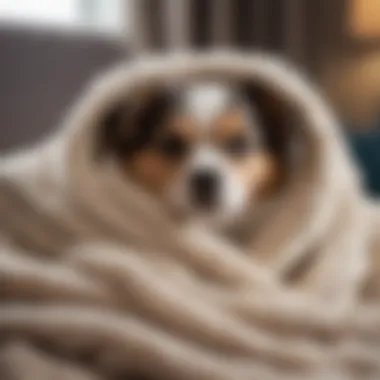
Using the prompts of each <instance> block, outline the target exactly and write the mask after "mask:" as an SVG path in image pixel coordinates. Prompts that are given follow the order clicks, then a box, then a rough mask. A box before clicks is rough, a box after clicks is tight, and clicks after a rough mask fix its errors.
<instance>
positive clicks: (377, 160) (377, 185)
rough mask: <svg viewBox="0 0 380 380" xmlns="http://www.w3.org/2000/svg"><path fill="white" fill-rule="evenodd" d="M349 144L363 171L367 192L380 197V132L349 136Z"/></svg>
mask: <svg viewBox="0 0 380 380" xmlns="http://www.w3.org/2000/svg"><path fill="white" fill-rule="evenodd" d="M349 142H350V146H351V148H352V152H353V154H354V156H355V158H356V159H357V161H358V163H359V167H360V168H361V169H362V170H363V173H364V180H365V185H366V188H367V190H368V191H369V192H370V194H372V195H374V196H376V197H380V131H379V130H375V131H371V132H364V133H363V132H362V133H353V134H351V135H350V136H349Z"/></svg>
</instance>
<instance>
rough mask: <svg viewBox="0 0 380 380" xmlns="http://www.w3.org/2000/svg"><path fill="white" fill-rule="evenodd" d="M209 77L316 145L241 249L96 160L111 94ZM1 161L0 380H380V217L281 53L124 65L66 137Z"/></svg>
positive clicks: (330, 123) (93, 90)
mask: <svg viewBox="0 0 380 380" xmlns="http://www.w3.org/2000/svg"><path fill="white" fill-rule="evenodd" d="M208 75H221V76H226V77H232V78H237V77H238V78H243V79H246V80H249V81H253V82H257V83H259V84H260V86H262V87H263V88H264V89H265V90H266V91H267V92H268V93H270V94H272V93H273V96H275V97H278V98H280V99H283V100H284V101H285V102H286V103H287V104H289V105H290V106H291V107H293V108H294V109H295V110H296V111H297V113H298V115H299V116H300V119H301V120H302V122H301V123H299V126H298V127H297V128H299V129H300V133H302V135H303V136H304V144H305V147H306V148H307V149H306V150H305V151H306V156H305V157H304V159H303V160H302V164H301V165H300V166H299V168H298V169H297V173H295V176H294V179H293V180H292V183H291V184H290V185H289V187H288V188H287V189H286V191H285V192H284V194H282V196H281V197H280V199H279V200H278V202H277V203H276V205H275V207H274V208H273V213H270V214H269V217H268V218H266V219H265V220H264V221H263V222H262V223H260V224H259V225H258V226H257V228H255V231H254V233H252V238H251V239H249V242H248V243H247V244H244V245H242V244H235V243H236V242H232V241H230V240H229V239H228V238H227V237H224V236H214V235H211V234H210V233H206V232H205V231H197V230H195V229H190V228H185V227H184V226H178V225H175V224H173V222H172V221H171V219H170V218H168V217H167V216H166V214H165V210H162V209H161V206H160V205H159V204H156V203H155V202H154V200H152V199H150V198H149V197H148V196H147V195H146V194H144V193H143V192H141V190H140V189H138V188H136V185H134V184H133V183H130V182H129V181H128V179H127V178H126V177H125V176H124V175H123V174H122V173H121V172H119V170H118V167H117V166H116V165H115V163H114V162H112V160H109V159H103V160H99V159H98V158H97V143H98V137H99V126H100V124H101V120H102V118H103V117H104V115H105V113H106V112H107V110H109V109H110V107H112V105H114V104H115V103H116V102H119V101H120V100H121V99H123V100H125V101H128V100H129V99H132V98H133V97H135V96H136V94H138V93H140V91H141V89H142V88H146V87H147V86H148V87H149V86H151V85H155V84H157V83H160V82H163V81H170V80H173V79H181V78H189V77H195V78H196V77H199V76H208ZM0 165H1V166H0V377H1V379H2V380H26V379H29V378H31V374H32V373H33V376H32V377H33V378H38V379H39V380H48V379H49V380H50V379H52V378H59V379H70V380H71V379H72V380H79V379H110V380H111V379H117V378H119V376H126V375H129V376H132V374H138V375H142V376H147V377H149V378H169V379H184V380H195V379H197V380H203V379H204V380H211V379H215V380H232V379H241V380H245V379H252V380H256V379H260V380H280V379H281V380H285V379H289V380H290V379H295V380H297V379H299V380H301V379H342V380H343V379H344V380H345V379H356V378H361V379H366V378H368V379H378V378H380V307H379V306H380V302H379V301H380V298H379V297H380V273H379V272H380V252H379V237H378V227H379V226H380V224H379V220H380V219H379V216H378V215H379V213H378V211H377V208H376V207H375V206H374V205H372V204H371V203H370V202H369V201H368V200H366V199H365V197H364V196H363V194H362V191H361V186H360V178H359V176H358V174H357V172H356V169H355V168H354V165H353V164H352V162H350V159H349V156H348V154H347V152H346V148H345V146H344V144H343V143H342V141H341V137H340V131H339V128H338V126H337V122H336V120H335V117H334V115H333V114H332V112H331V111H330V109H329V107H328V106H327V105H326V104H325V102H324V100H323V98H322V97H321V96H320V95H319V94H318V91H316V90H315V89H314V88H313V86H312V85H311V84H309V83H308V81H307V80H306V79H305V78H303V77H302V76H301V75H300V74H299V73H297V72H296V71H295V70H293V69H292V68H290V67H288V65H286V64H284V63H282V62H281V61H279V60H277V59H274V58H273V57H266V56H262V55H241V54H236V55H235V54H233V53H223V52H216V53H212V54H191V55H187V54H180V55H173V56H167V57H151V58H149V59H147V58H145V59H142V60H141V61H140V60H138V61H135V62H133V63H129V64H121V65H120V66H118V67H117V68H115V69H113V70H112V71H111V72H109V73H107V74H105V75H103V76H102V77H101V78H100V79H98V80H96V81H95V83H94V84H93V85H92V86H91V87H90V88H89V89H88V90H87V91H86V93H85V94H84V96H83V97H82V98H81V99H80V100H79V102H78V104H77V105H76V106H75V107H74V109H73V110H72V111H71V112H70V114H69V115H68V117H67V118H66V119H65V122H64V125H63V126H62V127H61V128H60V129H59V130H58V132H57V133H54V135H52V136H51V137H50V138H48V139H47V140H46V141H45V142H43V143H42V144H40V145H38V146H35V147H33V148H31V149H29V150H25V151H21V152H18V153H15V154H12V155H10V156H8V157H3V158H2V159H1V162H0ZM305 263H306V264H305ZM295 272H297V276H295V277H296V278H294V273H295ZM291 278H292V280H290V279H291ZM124 378H125V377H124Z"/></svg>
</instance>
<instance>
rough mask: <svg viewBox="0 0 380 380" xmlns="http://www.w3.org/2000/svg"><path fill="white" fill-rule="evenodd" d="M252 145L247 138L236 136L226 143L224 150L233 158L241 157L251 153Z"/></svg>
mask: <svg viewBox="0 0 380 380" xmlns="http://www.w3.org/2000/svg"><path fill="white" fill-rule="evenodd" d="M251 148H252V144H251V142H250V141H249V139H248V138H246V137H245V136H236V137H234V138H231V139H230V140H228V141H226V142H225V143H224V149H225V150H226V151H227V152H228V154H230V155H231V156H236V157H241V156H244V155H246V154H248V153H249V151H250V150H251Z"/></svg>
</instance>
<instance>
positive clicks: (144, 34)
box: [0, 0, 380, 195]
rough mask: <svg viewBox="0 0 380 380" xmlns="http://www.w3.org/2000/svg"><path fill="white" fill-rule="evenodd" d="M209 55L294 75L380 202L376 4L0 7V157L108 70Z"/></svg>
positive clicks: (237, 0) (70, 2)
mask: <svg viewBox="0 0 380 380" xmlns="http://www.w3.org/2000/svg"><path fill="white" fill-rule="evenodd" d="M213 47H224V48H225V47H231V48H233V49H241V50H244V51H254V50H257V49H260V50H264V51H269V52H275V53H276V54H279V55H281V56H284V57H285V58H286V59H288V60H290V61H292V62H294V63H295V64H296V65H299V66H300V67H302V68H303V70H304V71H306V72H307V73H308V75H309V76H310V77H311V78H312V79H313V80H314V81H315V82H317V83H318V84H319V86H320V87H321V88H322V90H323V91H324V94H325V95H326V97H327V98H328V100H329V101H330V102H331V103H332V105H333V107H334V108H335V110H336V112H337V114H338V116H339V117H340V120H341V122H342V127H343V128H344V131H345V135H346V136H347V138H348V141H349V143H350V145H351V147H352V151H353V154H354V155H355V156H356V158H357V159H358V162H359V165H361V167H362V169H363V172H364V174H365V178H366V181H367V187H368V189H369V191H370V192H371V193H372V194H374V195H380V0H318V1H312V0H309V1H307V0H54V1H52V0H0V101H1V102H0V152H6V151H9V150H12V149H14V148H15V147H19V146H22V145H24V144H28V143H30V142H33V141H36V140H38V139H40V138H41V136H42V135H44V134H46V133H47V132H49V131H50V130H51V129H52V128H53V127H54V126H56V125H57V123H58V122H59V121H60V120H61V119H62V116H63V115H64V113H65V111H66V110H67V107H68V106H69V105H70V104H72V102H74V101H75V99H76V97H77V96H78V92H80V91H81V90H82V89H83V87H84V86H85V84H86V83H87V82H88V81H89V80H90V79H91V78H92V77H93V76H94V75H95V74H97V73H99V72H101V71H102V70H104V69H106V68H107V67H109V66H110V65H112V63H114V62H117V61H119V60H121V59H127V60H128V59H133V56H134V55H136V54H143V53H144V52H151V51H171V50H174V49H184V48H185V49H186V48H192V49H203V50H207V49H211V48H213Z"/></svg>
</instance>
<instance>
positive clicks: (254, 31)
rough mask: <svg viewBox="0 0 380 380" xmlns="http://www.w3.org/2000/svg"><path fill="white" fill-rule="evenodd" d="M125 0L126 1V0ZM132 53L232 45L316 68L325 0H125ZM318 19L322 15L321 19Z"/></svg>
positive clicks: (326, 10)
mask: <svg viewBox="0 0 380 380" xmlns="http://www.w3.org/2000/svg"><path fill="white" fill-rule="evenodd" d="M127 1H128V0H127ZM129 1H133V7H132V12H133V17H132V18H133V21H134V25H133V42H134V44H135V48H136V51H137V52H144V51H157V50H158V51H169V50H175V49H187V48H191V49H208V48H211V47H233V48H235V49H236V48H237V49H243V50H250V49H256V50H257V49H260V50H264V51H271V52H276V53H279V54H282V55H284V56H285V57H287V58H288V59H289V60H291V61H294V62H295V63H297V64H300V65H302V66H304V67H306V68H307V70H309V71H310V72H311V73H314V72H316V71H317V70H318V67H317V66H318V57H319V54H320V51H321V49H320V48H321V46H322V44H323V41H321V38H322V39H323V36H324V33H323V28H324V26H323V23H321V20H322V17H321V16H325V15H326V12H328V9H327V8H326V6H328V4H327V3H328V2H327V1H306V0H129ZM325 19H326V17H325V18H323V20H325Z"/></svg>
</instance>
